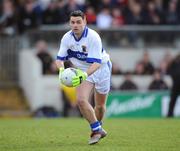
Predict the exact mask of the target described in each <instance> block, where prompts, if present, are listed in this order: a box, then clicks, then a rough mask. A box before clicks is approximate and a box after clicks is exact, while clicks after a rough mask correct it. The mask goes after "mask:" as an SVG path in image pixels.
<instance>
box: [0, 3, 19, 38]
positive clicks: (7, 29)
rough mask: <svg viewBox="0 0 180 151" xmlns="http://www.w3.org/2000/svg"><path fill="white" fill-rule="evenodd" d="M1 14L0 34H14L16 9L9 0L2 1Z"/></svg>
mask: <svg viewBox="0 0 180 151" xmlns="http://www.w3.org/2000/svg"><path fill="white" fill-rule="evenodd" d="M2 5H3V6H2V13H0V32H1V33H4V34H9V35H12V34H15V33H16V28H17V27H16V26H17V20H16V8H15V5H14V3H13V2H12V1H11V0H3V2H2Z"/></svg>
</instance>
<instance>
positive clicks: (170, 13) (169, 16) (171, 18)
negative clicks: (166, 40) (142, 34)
mask: <svg viewBox="0 0 180 151" xmlns="http://www.w3.org/2000/svg"><path fill="white" fill-rule="evenodd" d="M166 23H167V24H170V25H176V24H178V23H179V21H178V14H177V2H176V1H170V2H169V7H168V10H167V13H166Z"/></svg>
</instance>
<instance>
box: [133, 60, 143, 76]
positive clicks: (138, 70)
mask: <svg viewBox="0 0 180 151" xmlns="http://www.w3.org/2000/svg"><path fill="white" fill-rule="evenodd" d="M133 74H135V75H143V74H144V65H143V63H142V62H141V61H139V62H138V63H137V64H136V67H135V71H134V72H133Z"/></svg>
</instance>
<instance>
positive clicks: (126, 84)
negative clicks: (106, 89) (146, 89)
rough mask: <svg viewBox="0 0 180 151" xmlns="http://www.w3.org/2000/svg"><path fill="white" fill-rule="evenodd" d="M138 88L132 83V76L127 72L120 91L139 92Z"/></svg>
mask: <svg viewBox="0 0 180 151" xmlns="http://www.w3.org/2000/svg"><path fill="white" fill-rule="evenodd" d="M137 89H138V87H137V86H136V84H135V83H134V82H133V81H132V78H131V74H130V73H129V72H127V73H126V74H125V77H124V82H123V83H122V84H121V85H120V87H119V90H137Z"/></svg>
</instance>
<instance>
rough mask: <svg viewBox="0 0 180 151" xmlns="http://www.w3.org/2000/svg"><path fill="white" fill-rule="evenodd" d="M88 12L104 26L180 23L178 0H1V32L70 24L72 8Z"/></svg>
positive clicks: (15, 32) (90, 17)
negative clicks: (69, 18)
mask: <svg viewBox="0 0 180 151" xmlns="http://www.w3.org/2000/svg"><path fill="white" fill-rule="evenodd" d="M77 9H80V10H82V11H83V12H85V14H86V16H87V22H88V24H93V25H96V26H97V27H98V28H100V29H105V28H109V27H120V26H122V25H177V24H180V2H179V1H178V0H99V1H95V0H1V1H0V33H6V34H21V33H23V32H25V31H26V30H29V29H37V28H38V27H39V26H41V25H50V24H53V25H54V24H66V23H67V22H68V17H69V14H70V12H71V11H73V10H77Z"/></svg>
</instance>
